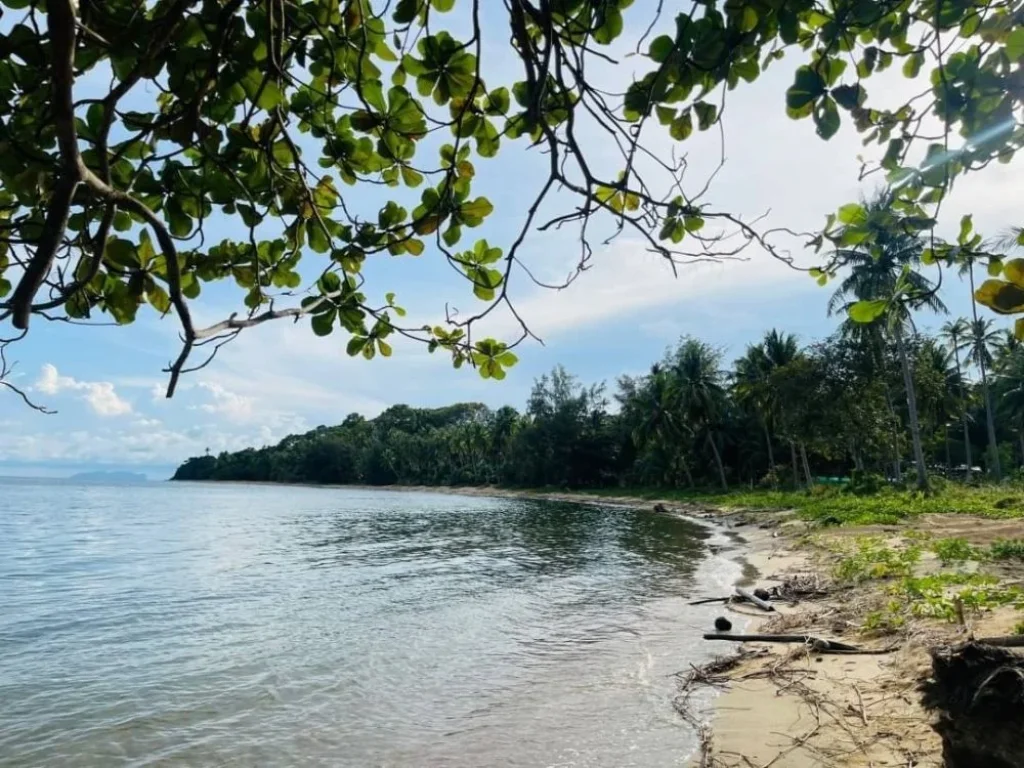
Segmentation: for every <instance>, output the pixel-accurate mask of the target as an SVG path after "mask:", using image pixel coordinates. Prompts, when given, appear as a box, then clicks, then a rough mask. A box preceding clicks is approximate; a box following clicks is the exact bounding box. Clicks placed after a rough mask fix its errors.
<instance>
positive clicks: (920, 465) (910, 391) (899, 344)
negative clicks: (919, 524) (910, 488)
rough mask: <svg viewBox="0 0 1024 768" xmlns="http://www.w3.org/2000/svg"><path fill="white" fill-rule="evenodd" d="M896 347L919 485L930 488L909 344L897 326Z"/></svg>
mask: <svg viewBox="0 0 1024 768" xmlns="http://www.w3.org/2000/svg"><path fill="white" fill-rule="evenodd" d="M896 348H897V349H898V350H899V353H900V365H902V366H903V382H904V385H905V386H906V389H907V411H908V412H909V414H910V439H911V442H912V443H913V445H914V464H915V465H916V469H917V487H918V489H919V490H922V491H927V490H928V470H927V468H926V467H925V465H924V449H923V448H922V447H921V424H920V422H918V419H917V394H916V393H915V392H914V376H913V374H912V373H911V370H910V360H909V359H908V358H907V345H906V342H905V341H904V339H903V329H902V328H901V327H900V326H899V325H897V326H896Z"/></svg>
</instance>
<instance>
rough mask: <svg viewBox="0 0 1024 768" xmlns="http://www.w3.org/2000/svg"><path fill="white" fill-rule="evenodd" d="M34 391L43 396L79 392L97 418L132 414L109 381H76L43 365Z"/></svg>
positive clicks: (47, 365) (49, 365) (127, 403)
mask: <svg viewBox="0 0 1024 768" xmlns="http://www.w3.org/2000/svg"><path fill="white" fill-rule="evenodd" d="M35 389H36V390H37V391H39V392H42V393H43V394H45V395H58V394H60V393H61V392H65V391H72V392H79V393H81V394H80V397H81V399H82V400H84V401H85V402H86V404H88V406H89V407H90V408H91V409H92V410H93V413H96V414H97V415H99V416H123V415H125V414H127V413H131V412H132V405H131V403H129V402H128V401H127V400H124V399H122V398H121V396H120V395H118V394H117V392H116V391H115V389H114V385H113V384H112V383H111V382H109V381H78V380H77V379H74V378H72V377H70V376H61V375H60V373H59V372H58V371H57V368H56V366H54V365H52V364H50V363H44V364H43V367H42V370H41V372H40V375H39V380H38V381H36V384H35Z"/></svg>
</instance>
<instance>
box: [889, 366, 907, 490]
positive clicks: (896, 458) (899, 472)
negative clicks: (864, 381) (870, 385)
mask: <svg viewBox="0 0 1024 768" xmlns="http://www.w3.org/2000/svg"><path fill="white" fill-rule="evenodd" d="M885 404H886V405H887V406H888V407H889V418H890V419H891V420H892V423H893V424H894V425H895V424H896V407H895V406H894V405H893V404H892V396H891V395H890V394H889V385H888V384H886V385H885ZM900 464H901V460H900V438H899V435H898V434H897V433H896V429H895V427H893V433H892V468H893V475H894V477H895V478H896V482H897V483H902V482H903V468H902V467H901V466H900Z"/></svg>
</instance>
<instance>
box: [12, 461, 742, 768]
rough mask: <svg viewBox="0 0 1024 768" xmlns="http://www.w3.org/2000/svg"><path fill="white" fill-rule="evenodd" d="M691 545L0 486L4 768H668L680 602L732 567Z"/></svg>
mask: <svg viewBox="0 0 1024 768" xmlns="http://www.w3.org/2000/svg"><path fill="white" fill-rule="evenodd" d="M709 537H711V534H710V533H708V532H707V531H705V530H703V529H701V528H699V527H697V526H696V525H693V524H691V523H688V522H686V521H683V520H679V519H673V518H670V517H666V516H657V515H654V514H649V513H644V512H634V511H627V510H622V509H615V508H608V507H598V506H583V505H574V504H561V503H544V502H533V501H519V500H500V499H486V498H468V497H459V496H448V495H440V494H418V493H395V492H385V491H355V490H353V491H348V490H345V491H342V490H332V489H314V488H291V487H288V488H286V487H268V486H239V485H233V486H217V485H205V484H203V485H200V484H170V483H152V484H148V485H140V486H122V487H114V486H109V487H107V486H85V485H70V484H53V483H50V484H45V482H43V481H40V482H28V481H23V482H2V483H0V765H3V766H110V765H132V766H143V765H146V766H149V765H161V766H163V765H167V766H215V765H216V766H221V765H223V766H255V765H268V766H269V765H273V766H306V765H308V766H359V767H362V766H368V767H371V768H373V767H375V768H383V767H385V766H387V767H395V768H397V767H402V768H406V767H412V766H417V767H419V766H445V767H451V768H471V767H473V768H476V767H477V766H481V767H482V766H531V767H533V766H551V767H554V766H558V767H560V768H561V767H565V768H569V767H570V766H571V767H574V768H575V767H578V766H579V767H582V766H587V767H590V766H600V767H602V768H604V767H606V766H607V767H608V768H612V767H614V768H626V767H627V766H637V767H640V766H642V767H643V768H657V767H659V766H677V765H684V764H685V762H686V758H687V755H688V754H689V753H690V751H691V750H692V748H693V734H692V733H691V732H690V730H689V729H688V727H687V726H686V725H685V723H683V722H682V721H681V720H680V718H679V717H678V716H677V715H676V714H675V712H674V711H673V709H672V706H671V699H672V696H673V693H674V692H675V681H674V679H673V678H672V677H671V673H673V672H675V671H677V670H680V669H685V668H687V666H688V664H689V663H690V662H699V661H701V660H703V659H704V658H706V656H707V654H708V653H709V649H706V648H705V647H703V645H702V644H701V643H700V640H699V635H700V633H701V632H702V631H704V630H705V629H706V628H707V627H708V626H709V624H710V622H711V619H712V618H713V616H714V610H715V609H714V608H707V609H704V608H689V607H687V606H686V605H685V603H686V600H687V598H688V597H689V596H690V595H691V594H695V593H696V594H705V593H707V592H715V591H717V590H722V589H723V588H726V586H727V585H728V584H730V583H731V582H732V581H733V579H734V578H735V576H736V574H737V570H738V569H737V567H736V566H735V565H734V564H733V563H731V562H730V561H729V560H727V559H725V558H724V557H721V556H716V555H713V554H709V552H710V551H711V550H714V549H715V546H714V545H715V541H716V540H715V539H713V538H709ZM722 543H724V542H722ZM704 645H706V644H704Z"/></svg>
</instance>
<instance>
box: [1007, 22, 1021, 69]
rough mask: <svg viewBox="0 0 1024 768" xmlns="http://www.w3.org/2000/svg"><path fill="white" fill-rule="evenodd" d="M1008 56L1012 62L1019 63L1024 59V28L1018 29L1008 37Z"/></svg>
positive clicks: (1019, 27)
mask: <svg viewBox="0 0 1024 768" xmlns="http://www.w3.org/2000/svg"><path fill="white" fill-rule="evenodd" d="M1006 55H1007V56H1008V57H1009V58H1010V61H1019V60H1020V59H1021V58H1024V27H1021V26H1018V27H1016V28H1015V29H1014V30H1013V31H1012V32H1011V33H1010V34H1009V35H1007V37H1006Z"/></svg>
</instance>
